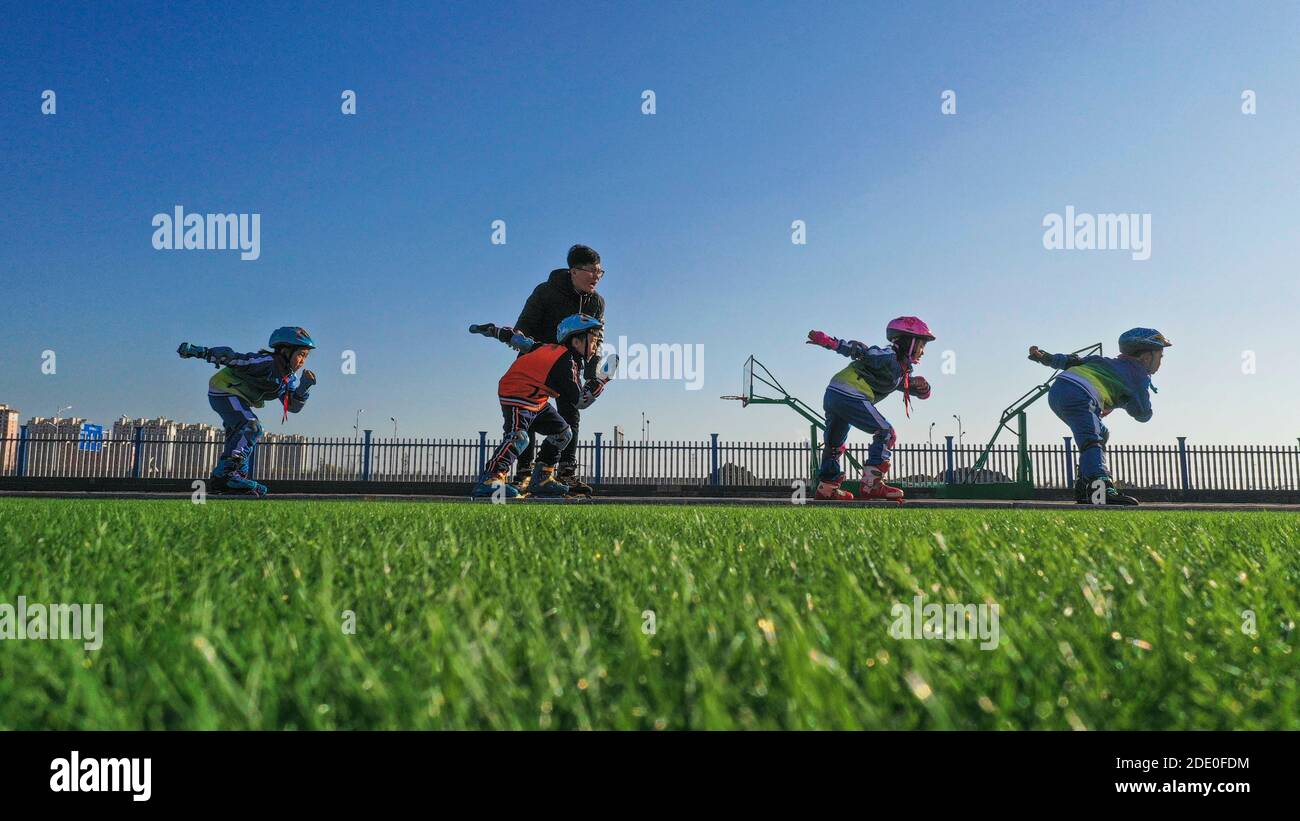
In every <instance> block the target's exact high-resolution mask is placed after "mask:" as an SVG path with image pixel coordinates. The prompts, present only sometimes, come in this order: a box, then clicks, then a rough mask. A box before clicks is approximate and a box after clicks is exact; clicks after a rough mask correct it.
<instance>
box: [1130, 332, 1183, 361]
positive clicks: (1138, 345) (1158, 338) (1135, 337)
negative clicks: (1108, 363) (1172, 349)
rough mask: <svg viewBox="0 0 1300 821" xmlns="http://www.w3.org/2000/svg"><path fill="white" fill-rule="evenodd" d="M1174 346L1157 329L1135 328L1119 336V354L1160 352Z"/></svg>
mask: <svg viewBox="0 0 1300 821" xmlns="http://www.w3.org/2000/svg"><path fill="white" fill-rule="evenodd" d="M1173 344H1174V343H1172V342H1170V341H1169V340H1168V339H1165V335H1164V334H1162V333H1160V332H1159V331H1157V330H1156V329H1155V328H1133V329H1131V330H1128V331H1125V332H1124V333H1122V334H1120V335H1119V352H1120V353H1126V354H1129V355H1133V354H1139V353H1142V352H1143V351H1158V350H1160V349H1161V348H1168V347H1169V346H1171V345H1173Z"/></svg>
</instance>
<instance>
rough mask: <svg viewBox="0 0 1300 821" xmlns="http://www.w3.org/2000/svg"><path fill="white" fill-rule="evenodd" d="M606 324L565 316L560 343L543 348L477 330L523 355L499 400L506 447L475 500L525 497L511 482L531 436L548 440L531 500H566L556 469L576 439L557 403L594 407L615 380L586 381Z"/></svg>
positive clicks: (513, 334) (493, 329) (508, 334)
mask: <svg viewBox="0 0 1300 821" xmlns="http://www.w3.org/2000/svg"><path fill="white" fill-rule="evenodd" d="M604 327H605V326H604V323H602V322H601V321H600V320H599V319H596V318H594V317H590V316H587V315H585V314H574V315H572V316H569V317H565V319H564V320H563V321H561V322H560V324H559V326H558V327H557V329H556V332H555V338H556V341H557V344H549V343H539V342H536V341H534V340H533V339H531V338H530V337H528V336H525V335H524V334H521V333H519V332H518V331H516V330H515V329H514V328H511V327H509V326H503V327H499V326H496V325H492V324H487V325H471V326H470V329H469V330H470V333H477V334H482V335H483V336H490V337H493V338H495V339H497V340H499V341H501V342H504V343H506V344H507V345H509V346H510V347H512V348H514V349H515V350H517V351H520V352H521V353H522V354H523V355H522V356H520V357H519V358H518V359H516V360H515V361H514V364H513V365H511V366H510V369H509V370H507V371H506V373H505V375H504V376H502V377H501V381H500V382H499V383H498V385H497V399H498V400H499V401H500V403H501V413H502V416H504V417H505V425H504V431H503V432H504V436H503V437H502V442H501V447H500V448H498V449H497V452H496V453H495V454H494V455H493V457H492V458H491V460H489V462H488V464H487V467H486V469H485V470H484V472H483V476H482V477H480V480H479V483H478V484H477V485H475V486H474V490H473V491H472V492H471V495H472V496H473V497H474V498H486V497H491V496H492V495H493V493H494V492H496V491H498V490H500V491H501V492H503V493H504V494H505V496H506V498H511V499H513V498H515V497H516V496H519V495H520V491H519V488H518V487H516V486H515V485H513V484H510V482H509V476H510V468H511V467H512V466H513V465H514V463H515V461H516V460H517V459H518V458H519V455H520V454H521V453H523V452H524V449H525V448H527V447H528V438H529V437H528V434H529V432H530V431H531V432H533V433H536V434H537V435H539V436H545V437H546V438H545V440H544V441H543V443H542V446H541V448H540V451H539V453H538V456H537V461H536V463H534V465H533V469H532V473H531V475H530V481H529V484H528V495H529V496H536V497H541V498H545V497H565V496H568V495H569V487H568V486H567V485H564V484H562V483H561V482H559V481H557V480H556V478H555V465H556V462H558V461H559V458H560V454H561V453H562V452H563V451H564V448H565V447H566V446H567V445H568V444H569V440H570V439H571V438H572V437H573V430H572V429H571V428H570V427H569V423H568V422H566V421H564V418H563V417H561V416H560V413H559V411H558V410H557V409H556V407H555V405H554V404H552V402H551V399H552V398H554V399H557V400H559V401H562V402H567V403H569V404H571V405H576V406H577V407H578V408H582V409H585V408H588V407H590V406H591V403H593V402H595V401H596V397H597V396H599V395H600V393H601V391H603V390H604V389H605V385H606V383H608V382H609V379H608V378H606V377H603V376H601V377H597V378H593V379H590V380H588V381H587V383H586V384H585V385H584V384H583V382H582V377H583V372H584V371H585V370H586V368H587V363H588V362H589V361H591V360H592V359H594V358H595V357H596V356H597V355H598V354H599V353H600V343H601V339H602V332H603V330H604Z"/></svg>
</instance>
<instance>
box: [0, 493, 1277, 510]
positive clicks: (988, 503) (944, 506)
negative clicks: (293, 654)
mask: <svg viewBox="0 0 1300 821" xmlns="http://www.w3.org/2000/svg"><path fill="white" fill-rule="evenodd" d="M5 497H7V498H31V499H161V500H171V501H187V502H188V501H192V497H191V494H189V493H144V492H121V493H113V492H92V493H76V492H69V491H52V490H51V491H47V490H5V491H0V498H5ZM207 498H208V499H209V500H211V501H214V502H219V503H220V502H236V503H239V502H244V503H247V502H263V503H267V502H308V501H330V502H459V503H462V504H477V505H484V504H491V503H492V502H491V501H490V500H488V499H470V498H468V497H466V496H431V495H419V496H417V495H406V494H396V493H272V494H271V495H269V496H265V497H263V498H261V499H257V498H254V497H252V496H244V495H231V494H224V493H212V494H208V496H207ZM505 504H507V505H666V506H684V505H698V506H701V507H719V506H721V507H848V508H854V507H874V508H883V509H887V510H908V509H915V508H928V509H939V510H960V509H969V510H1081V509H1083V510H1096V511H1103V510H1106V511H1120V510H1127V511H1141V510H1192V511H1196V510H1200V511H1221V512H1243V511H1274V512H1279V513H1300V505H1287V504H1266V503H1254V502H1243V503H1238V504H1230V503H1205V502H1148V503H1146V504H1143V505H1141V506H1139V507H1136V508H1135V507H1121V506H1105V505H1077V504H1074V503H1072V502H1040V501H1011V500H1003V499H909V500H907V501H905V502H904V503H903V504H898V503H896V502H860V501H851V502H830V501H816V500H813V499H808V500H806V501H805V502H804V503H802V504H801V505H799V504H795V503H794V502H793V501H791V500H790V499H788V498H783V497H782V498H773V497H758V496H755V497H748V498H746V497H701V496H608V497H601V496H596V497H592V498H583V497H575V498H569V499H511V500H509V501H508V502H505Z"/></svg>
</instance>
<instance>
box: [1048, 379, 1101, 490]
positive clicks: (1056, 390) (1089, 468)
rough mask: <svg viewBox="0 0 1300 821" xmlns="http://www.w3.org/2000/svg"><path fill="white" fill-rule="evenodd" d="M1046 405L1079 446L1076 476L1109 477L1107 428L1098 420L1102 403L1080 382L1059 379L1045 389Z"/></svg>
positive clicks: (1092, 478) (1083, 477)
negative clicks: (1067, 427) (1065, 426)
mask: <svg viewBox="0 0 1300 821" xmlns="http://www.w3.org/2000/svg"><path fill="white" fill-rule="evenodd" d="M1047 404H1048V405H1049V406H1050V407H1051V408H1052V413H1055V414H1056V415H1057V416H1059V417H1060V419H1061V421H1062V422H1064V423H1065V424H1066V425H1068V426H1069V428H1070V433H1071V434H1073V435H1074V444H1075V445H1076V446H1077V447H1078V448H1079V478H1081V479H1083V480H1084V481H1086V482H1091V481H1092V480H1094V479H1109V478H1111V476H1110V468H1108V467H1106V442H1107V441H1108V440H1109V439H1110V431H1109V430H1107V429H1106V426H1105V425H1103V424H1102V423H1101V406H1100V405H1098V404H1097V400H1096V399H1093V398H1092V394H1090V393H1088V391H1086V390H1085V389H1084V388H1083V386H1082V385H1079V384H1078V383H1076V382H1071V381H1070V380H1068V379H1060V378H1058V379H1057V380H1056V381H1055V382H1053V383H1052V388H1051V390H1049V391H1048V392H1047Z"/></svg>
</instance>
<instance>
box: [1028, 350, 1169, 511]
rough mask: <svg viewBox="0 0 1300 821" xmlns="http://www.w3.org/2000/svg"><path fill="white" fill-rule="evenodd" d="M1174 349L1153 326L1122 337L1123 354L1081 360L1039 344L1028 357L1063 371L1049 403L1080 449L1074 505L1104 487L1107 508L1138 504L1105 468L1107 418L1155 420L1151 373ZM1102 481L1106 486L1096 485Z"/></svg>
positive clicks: (1054, 386)
mask: <svg viewBox="0 0 1300 821" xmlns="http://www.w3.org/2000/svg"><path fill="white" fill-rule="evenodd" d="M1171 345H1173V343H1172V342H1170V341H1169V340H1168V339H1166V338H1165V335H1164V334H1162V333H1160V332H1159V331H1157V330H1156V329H1154V328H1133V329H1131V330H1128V331H1125V332H1124V333H1123V334H1121V335H1120V338H1119V351H1120V355H1119V356H1117V357H1114V358H1111V357H1105V356H1086V357H1080V356H1078V355H1076V354H1059V353H1058V354H1050V353H1047V352H1046V351H1044V350H1041V349H1040V348H1039V347H1038V346H1037V345H1035V346H1033V347H1031V348H1030V349H1029V358H1030V359H1032V360H1033V361H1035V362H1038V363H1040V364H1042V365H1047V366H1048V367H1051V368H1056V369H1058V370H1061V371H1062V372H1061V374H1060V375H1059V376H1057V377H1056V381H1055V382H1053V383H1052V387H1051V389H1050V390H1049V391H1048V394H1047V402H1048V405H1049V406H1051V408H1052V412H1053V413H1055V414H1056V415H1057V416H1058V417H1060V419H1061V421H1062V422H1064V423H1065V424H1066V425H1068V426H1069V428H1070V432H1071V433H1072V434H1073V435H1074V441H1075V444H1076V445H1078V448H1079V476H1078V479H1077V480H1076V481H1075V484H1074V495H1075V501H1076V502H1078V503H1080V504H1087V503H1088V502H1089V501H1091V495H1092V494H1091V491H1092V489H1093V487H1094V486H1095V487H1096V488H1097V489H1098V490H1101V489H1102V488H1103V487H1104V490H1105V493H1104V497H1101V496H1099V497H1098V498H1101V499H1103V500H1104V503H1105V504H1108V505H1136V504H1137V503H1138V502H1137V500H1136V499H1134V498H1133V497H1132V496H1128V495H1125V494H1123V493H1120V492H1119V491H1118V490H1116V489H1115V484H1114V481H1113V480H1112V477H1111V475H1110V469H1109V468H1108V467H1107V466H1106V442H1107V441H1108V440H1109V439H1110V431H1109V430H1108V429H1107V428H1106V426H1105V425H1104V424H1102V421H1101V420H1102V417H1103V416H1106V415H1107V414H1109V413H1110V412H1111V411H1113V410H1114V409H1115V408H1122V409H1123V410H1124V411H1125V412H1126V413H1128V415H1129V416H1132V417H1133V418H1134V419H1136V420H1137V421H1139V422H1146V421H1148V420H1149V419H1151V415H1152V410H1151V392H1152V391H1154V390H1155V388H1154V387H1153V386H1152V385H1151V375H1152V374H1154V373H1155V372H1156V371H1158V370H1160V363H1161V361H1162V360H1163V358H1164V349H1165V348H1168V347H1170V346H1171ZM1097 482H1100V483H1101V485H1097V484H1096V483H1097Z"/></svg>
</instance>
